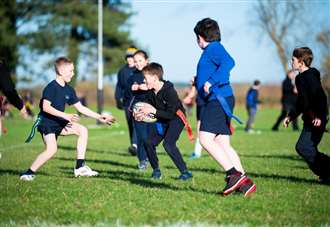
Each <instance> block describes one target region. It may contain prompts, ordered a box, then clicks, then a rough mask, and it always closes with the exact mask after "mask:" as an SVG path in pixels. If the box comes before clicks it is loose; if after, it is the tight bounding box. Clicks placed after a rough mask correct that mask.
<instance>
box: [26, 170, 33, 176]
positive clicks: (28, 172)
mask: <svg viewBox="0 0 330 227" xmlns="http://www.w3.org/2000/svg"><path fill="white" fill-rule="evenodd" d="M25 173H26V174H29V175H32V174H35V172H34V171H32V170H31V169H28V170H27V171H26V172H25Z"/></svg>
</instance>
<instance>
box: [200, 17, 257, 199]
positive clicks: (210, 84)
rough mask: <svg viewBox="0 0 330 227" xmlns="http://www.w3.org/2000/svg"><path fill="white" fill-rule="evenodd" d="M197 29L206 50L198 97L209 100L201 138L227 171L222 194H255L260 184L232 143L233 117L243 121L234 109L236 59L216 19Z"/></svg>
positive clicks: (207, 21)
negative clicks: (232, 73) (232, 80)
mask: <svg viewBox="0 0 330 227" xmlns="http://www.w3.org/2000/svg"><path fill="white" fill-rule="evenodd" d="M194 32H195V34H196V38H197V43H198V46H199V47H200V48H201V49H202V50H203V53H202V55H201V57H200V59H199V62H198V65H197V76H196V88H197V92H198V96H199V97H200V98H202V99H203V100H204V101H205V107H204V111H203V113H202V116H201V125H200V134H199V139H200V142H201V144H202V146H203V147H204V149H205V150H206V151H207V152H208V153H209V154H210V155H211V156H212V157H213V158H214V159H215V160H216V162H217V163H218V164H219V165H220V166H222V167H223V168H224V170H225V171H226V178H225V180H226V186H225V187H224V189H223V190H222V195H224V196H226V195H229V194H230V193H232V192H234V191H240V192H242V193H243V194H244V196H249V195H251V194H252V193H253V192H254V191H255V190H256V185H255V184H254V183H253V182H252V180H251V179H249V178H248V177H247V176H246V175H245V174H244V169H243V167H242V165H241V161H240V158H239V156H238V154H237V152H236V151H235V150H234V148H233V147H232V146H231V145H230V135H231V134H232V130H231V129H232V127H231V125H230V120H231V118H234V119H236V120H237V121H238V122H240V120H239V119H238V118H237V117H235V116H234V115H233V114H232V112H233V108H234V103H235V97H234V95H233V90H232V87H231V85H230V80H229V76H230V71H231V69H232V68H233V67H234V65H235V62H234V59H233V58H232V57H231V56H230V55H229V53H228V52H227V51H226V49H225V48H224V46H223V45H222V44H221V43H220V41H221V34H220V29H219V25H218V23H217V22H216V21H215V20H212V19H210V18H205V19H202V20H201V21H199V22H198V23H197V24H196V26H195V28H194Z"/></svg>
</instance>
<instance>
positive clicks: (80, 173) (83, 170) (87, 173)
mask: <svg viewBox="0 0 330 227" xmlns="http://www.w3.org/2000/svg"><path fill="white" fill-rule="evenodd" d="M97 175H99V173H98V172H96V171H94V170H92V169H91V168H89V167H88V166H83V167H80V168H78V169H74V176H75V177H94V176H97Z"/></svg>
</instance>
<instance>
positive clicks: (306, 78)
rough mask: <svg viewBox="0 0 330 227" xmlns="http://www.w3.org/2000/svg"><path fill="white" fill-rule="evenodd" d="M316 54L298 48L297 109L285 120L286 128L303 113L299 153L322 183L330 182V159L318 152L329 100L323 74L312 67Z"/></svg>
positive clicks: (295, 62)
mask: <svg viewBox="0 0 330 227" xmlns="http://www.w3.org/2000/svg"><path fill="white" fill-rule="evenodd" d="M312 60H313V53H312V51H311V50H310V49H309V48H308V47H301V48H296V49H295V50H294V51H293V56H292V69H293V70H298V71H299V75H298V76H297V77H296V80H295V82H296V86H297V90H298V99H297V102H296V110H295V111H290V112H289V114H288V116H287V117H286V118H285V119H284V127H288V125H289V123H290V122H291V121H293V120H294V119H296V118H297V117H298V116H299V115H300V114H302V119H303V121H304V127H303V130H302V132H301V134H300V137H299V139H298V142H297V144H296V150H297V152H298V154H299V155H300V156H302V157H303V158H304V160H305V161H306V162H307V164H308V166H309V168H310V169H311V170H312V171H313V172H314V173H315V174H316V175H317V176H319V179H320V181H321V183H327V184H329V183H330V157H329V156H327V155H325V154H323V153H321V152H319V150H318V148H317V146H318V144H319V143H320V142H321V139H322V136H323V133H324V131H325V129H326V125H327V123H328V106H327V97H326V95H325V93H324V90H323V88H322V85H321V81H320V72H319V71H318V70H317V69H316V68H311V67H310V66H311V63H312Z"/></svg>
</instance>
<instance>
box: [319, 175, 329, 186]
mask: <svg viewBox="0 0 330 227" xmlns="http://www.w3.org/2000/svg"><path fill="white" fill-rule="evenodd" d="M319 181H320V184H325V185H330V177H320V178H319Z"/></svg>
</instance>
